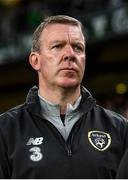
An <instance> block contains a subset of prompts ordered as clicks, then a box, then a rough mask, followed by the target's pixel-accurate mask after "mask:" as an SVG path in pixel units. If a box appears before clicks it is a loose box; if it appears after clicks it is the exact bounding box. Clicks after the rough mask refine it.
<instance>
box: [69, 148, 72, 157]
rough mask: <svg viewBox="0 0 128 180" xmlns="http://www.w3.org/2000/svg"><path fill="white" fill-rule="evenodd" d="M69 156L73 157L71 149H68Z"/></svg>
mask: <svg viewBox="0 0 128 180" xmlns="http://www.w3.org/2000/svg"><path fill="white" fill-rule="evenodd" d="M68 156H69V157H71V156H72V151H71V148H69V147H68Z"/></svg>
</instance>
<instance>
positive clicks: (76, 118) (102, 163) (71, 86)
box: [0, 15, 128, 179]
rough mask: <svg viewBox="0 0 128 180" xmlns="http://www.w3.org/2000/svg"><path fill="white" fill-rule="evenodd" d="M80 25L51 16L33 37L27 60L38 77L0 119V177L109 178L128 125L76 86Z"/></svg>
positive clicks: (81, 54) (81, 56) (126, 141)
mask: <svg viewBox="0 0 128 180" xmlns="http://www.w3.org/2000/svg"><path fill="white" fill-rule="evenodd" d="M83 34H84V32H83V28H82V25H81V23H80V22H79V21H78V20H76V19H74V18H72V17H68V16H63V15H57V16H51V17H48V18H46V19H45V20H44V22H43V23H41V24H40V25H39V27H37V29H36V31H35V32H34V35H33V41H32V49H31V53H30V56H29V62H30V64H31V66H32V67H33V69H34V70H36V71H37V73H38V77H39V85H38V87H37V86H35V87H33V88H32V89H31V90H30V91H29V93H28V96H27V98H26V102H25V103H24V104H23V105H20V106H18V107H15V108H13V109H11V110H9V111H8V112H5V113H4V114H2V115H1V117H0V178H32V179H33V178H57V179H58V178H60V179H61V178H62V179H66V178H68V179H70V178H72V179H75V178H78V179H80V178H84V179H85V178H114V177H115V176H116V172H117V168H118V164H119V162H120V159H121V157H122V155H123V153H124V151H125V149H126V147H127V145H128V123H127V121H126V119H124V118H123V117H122V116H120V115H118V114H116V113H114V112H111V111H109V110H106V109H104V108H102V107H100V106H98V105H97V104H96V101H95V99H94V98H93V97H92V96H91V94H90V93H89V92H88V90H87V89H86V88H84V87H83V86H82V85H81V81H82V78H83V75H84V70H85V64H86V51H85V39H84V35H83Z"/></svg>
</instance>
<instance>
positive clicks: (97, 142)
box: [88, 131, 111, 151]
mask: <svg viewBox="0 0 128 180" xmlns="http://www.w3.org/2000/svg"><path fill="white" fill-rule="evenodd" d="M88 140H89V142H90V143H91V145H92V146H93V147H94V148H95V149H97V150H99V151H104V150H106V149H107V148H108V147H109V146H110V144H111V136H110V135H109V134H108V133H105V132H102V131H90V132H88Z"/></svg>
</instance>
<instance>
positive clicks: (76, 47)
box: [73, 44, 84, 53]
mask: <svg viewBox="0 0 128 180" xmlns="http://www.w3.org/2000/svg"><path fill="white" fill-rule="evenodd" d="M73 49H74V51H76V52H79V53H81V52H84V47H83V46H81V45H78V44H75V45H73Z"/></svg>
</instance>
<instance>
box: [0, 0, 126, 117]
mask: <svg viewBox="0 0 128 180" xmlns="http://www.w3.org/2000/svg"><path fill="white" fill-rule="evenodd" d="M55 14H66V15H70V16H73V17H75V18H77V19H79V20H80V21H82V23H83V24H84V26H85V35H86V41H87V46H86V53H87V65H86V72H85V77H84V79H83V84H84V85H85V86H86V87H87V88H88V89H89V91H90V92H91V93H92V95H93V96H94V97H95V98H96V99H97V101H98V103H99V104H102V105H103V106H104V107H107V108H109V109H112V110H114V111H117V112H119V113H121V114H123V115H124V116H126V117H128V1H127V0H31V1H29V0H0V22H1V23H0V112H1V113H2V112H4V111H6V110H8V109H9V108H11V107H13V106H15V105H18V104H20V103H23V102H24V100H25V97H26V95H27V93H28V90H29V89H30V88H31V87H32V86H33V85H35V84H37V82H38V81H37V74H36V72H34V70H32V68H31V67H30V65H29V63H28V56H29V52H30V47H31V37H32V33H33V31H34V30H35V28H36V27H37V25H38V24H39V23H40V22H41V21H42V20H43V19H44V17H46V16H49V15H55Z"/></svg>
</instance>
